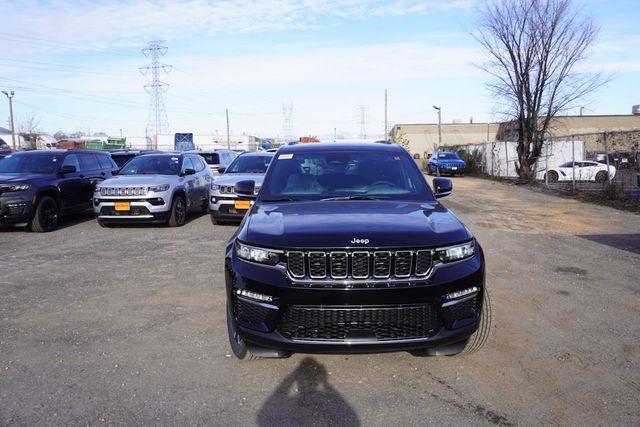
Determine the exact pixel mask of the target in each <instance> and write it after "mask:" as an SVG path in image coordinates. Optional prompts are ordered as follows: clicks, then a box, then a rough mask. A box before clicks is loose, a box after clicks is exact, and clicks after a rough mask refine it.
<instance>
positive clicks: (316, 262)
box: [308, 252, 327, 279]
mask: <svg viewBox="0 0 640 427" xmlns="http://www.w3.org/2000/svg"><path fill="white" fill-rule="evenodd" d="M308 258H309V277H311V278H312V279H324V278H325V277H327V254H326V253H324V252H309V257H308Z"/></svg>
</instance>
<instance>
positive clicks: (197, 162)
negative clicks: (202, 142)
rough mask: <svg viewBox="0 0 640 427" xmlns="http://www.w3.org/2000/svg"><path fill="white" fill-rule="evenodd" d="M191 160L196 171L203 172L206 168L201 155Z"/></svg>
mask: <svg viewBox="0 0 640 427" xmlns="http://www.w3.org/2000/svg"><path fill="white" fill-rule="evenodd" d="M191 161H192V162H193V166H194V168H195V170H196V172H202V171H203V170H204V163H203V160H202V158H201V157H200V156H198V157H192V158H191Z"/></svg>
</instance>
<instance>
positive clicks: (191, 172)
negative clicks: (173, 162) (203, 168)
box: [182, 169, 196, 176]
mask: <svg viewBox="0 0 640 427" xmlns="http://www.w3.org/2000/svg"><path fill="white" fill-rule="evenodd" d="M195 174H196V170H195V169H185V170H184V172H182V176H187V175H195Z"/></svg>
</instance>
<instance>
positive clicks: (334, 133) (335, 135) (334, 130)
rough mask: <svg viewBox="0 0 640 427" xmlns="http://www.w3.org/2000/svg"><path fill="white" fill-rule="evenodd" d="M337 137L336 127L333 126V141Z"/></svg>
mask: <svg viewBox="0 0 640 427" xmlns="http://www.w3.org/2000/svg"><path fill="white" fill-rule="evenodd" d="M336 139H338V128H333V142H335V141H336Z"/></svg>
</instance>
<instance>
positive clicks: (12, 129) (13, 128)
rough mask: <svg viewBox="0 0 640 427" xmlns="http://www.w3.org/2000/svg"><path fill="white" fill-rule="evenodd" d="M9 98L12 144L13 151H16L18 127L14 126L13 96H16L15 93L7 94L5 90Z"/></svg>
mask: <svg viewBox="0 0 640 427" xmlns="http://www.w3.org/2000/svg"><path fill="white" fill-rule="evenodd" d="M2 93H4V94H5V95H6V96H7V98H9V117H10V121H11V143H12V144H13V151H16V127H15V126H14V125H13V95H15V92H14V91H11V92H7V91H6V90H3V91H2Z"/></svg>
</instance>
